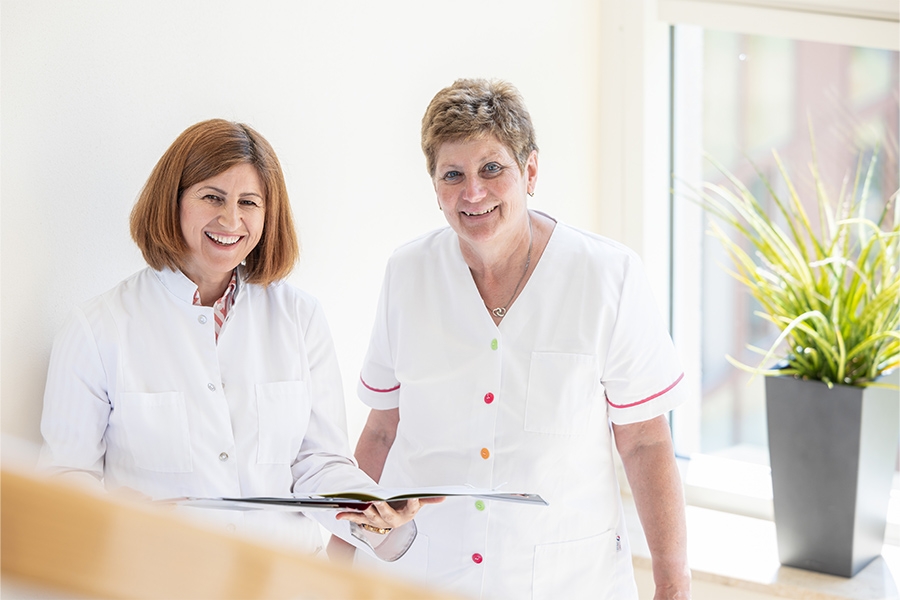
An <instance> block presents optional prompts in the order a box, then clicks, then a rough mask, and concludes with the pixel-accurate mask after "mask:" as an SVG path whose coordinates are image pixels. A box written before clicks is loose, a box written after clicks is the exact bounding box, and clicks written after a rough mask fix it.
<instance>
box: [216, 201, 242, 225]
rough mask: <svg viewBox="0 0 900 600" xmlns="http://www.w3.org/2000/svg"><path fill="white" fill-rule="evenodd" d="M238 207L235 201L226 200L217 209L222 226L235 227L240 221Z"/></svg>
mask: <svg viewBox="0 0 900 600" xmlns="http://www.w3.org/2000/svg"><path fill="white" fill-rule="evenodd" d="M239 211H240V209H239V207H238V203H237V202H226V203H224V204H223V205H222V209H221V210H220V211H219V223H220V224H221V225H222V227H226V228H228V229H236V228H237V226H238V223H240V221H241V215H240V212H239Z"/></svg>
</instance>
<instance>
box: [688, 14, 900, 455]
mask: <svg viewBox="0 0 900 600" xmlns="http://www.w3.org/2000/svg"><path fill="white" fill-rule="evenodd" d="M702 39H703V51H702V53H701V54H699V55H698V56H702V64H697V65H692V66H691V67H690V68H695V69H701V70H702V81H703V89H702V94H698V100H699V101H701V102H702V104H703V110H702V115H703V116H702V124H700V125H701V126H702V128H703V134H702V144H703V149H704V151H705V152H707V153H708V154H709V155H710V156H712V157H713V158H715V159H716V160H717V161H718V162H720V163H722V165H723V166H724V167H725V168H726V169H727V170H729V171H731V172H732V173H734V174H735V175H736V176H738V178H740V179H741V180H742V181H743V182H745V183H746V184H747V185H748V187H750V188H751V190H752V191H754V193H756V195H757V198H759V199H763V198H767V193H766V192H765V188H764V187H763V184H762V183H761V182H760V180H759V178H758V176H757V175H756V171H757V170H758V171H759V172H760V173H761V174H762V175H763V176H765V177H766V178H767V179H768V180H769V182H770V183H771V184H772V185H773V187H774V190H775V192H776V193H777V194H779V195H785V194H786V192H787V190H786V189H785V184H784V182H783V180H782V178H781V176H780V175H779V173H778V167H777V164H776V162H775V160H774V157H773V154H772V150H773V149H774V150H776V151H777V153H778V155H779V156H780V157H781V159H782V161H783V162H784V163H785V165H786V167H787V169H788V171H789V173H790V175H791V178H792V180H793V182H794V184H795V186H796V187H797V191H798V193H799V195H800V197H801V198H802V199H803V201H804V204H805V206H806V208H807V211H808V212H809V214H810V216H811V217H812V218H813V219H815V218H816V216H817V214H818V211H817V210H816V209H815V191H814V188H813V186H812V176H811V173H810V168H809V165H810V163H811V161H812V152H811V148H810V139H811V133H810V132H811V131H812V135H813V136H814V138H815V144H816V149H817V157H818V164H819V168H820V171H821V172H822V174H823V178H824V180H825V181H826V185H827V187H828V189H827V191H828V193H829V194H830V195H831V196H832V197H834V196H837V195H838V194H839V193H840V190H841V185H842V183H843V182H844V180H845V178H847V177H851V178H852V175H853V174H854V172H855V169H856V165H857V161H858V160H859V159H860V157H862V159H863V160H864V161H865V160H868V159H869V158H870V157H871V156H872V153H873V152H874V151H876V149H877V151H878V152H879V168H878V170H877V173H876V174H875V177H874V181H873V188H874V189H873V193H872V194H871V195H870V198H872V199H879V200H880V201H881V202H882V203H883V201H885V200H886V199H887V197H888V196H890V195H891V194H892V193H893V192H894V191H896V190H897V188H898V170H900V169H898V164H900V163H898V143H897V140H898V113H900V110H898V66H900V65H898V53H897V52H891V51H886V50H874V49H867V48H852V47H847V46H839V45H833V44H822V43H814V42H801V41H794V40H787V39H779V38H768V37H759V36H748V35H739V34H732V33H723V32H717V31H710V30H706V31H704V32H703V36H702ZM675 59H676V60H678V57H677V56H676V57H675ZM682 68H683V67H682ZM676 118H677V117H676ZM702 177H703V179H705V180H707V181H717V182H723V181H724V178H723V177H722V176H721V175H720V174H719V173H718V171H717V170H716V169H715V167H713V166H712V165H711V164H709V163H706V164H704V166H703V173H702ZM769 202H770V204H771V205H773V206H774V203H772V202H771V200H769ZM869 208H870V210H871V211H872V212H871V214H870V216H871V217H873V218H877V217H878V215H879V214H880V211H881V209H882V208H883V204H882V205H878V204H877V203H872V204H871V205H870V206H869ZM775 212H776V211H774V210H773V211H772V214H775ZM700 243H701V244H702V245H703V248H702V253H701V255H702V259H701V275H700V286H701V288H702V292H701V294H702V298H701V315H702V317H701V318H702V324H701V327H702V335H701V349H700V361H701V368H702V401H701V411H700V415H701V416H700V419H701V423H700V432H701V433H700V436H701V439H700V443H699V448H700V450H701V451H702V452H704V453H713V454H719V455H724V456H729V457H732V458H738V459H742V460H750V461H754V462H763V463H765V462H767V454H766V428H765V401H764V396H763V386H764V382H763V380H762V378H761V377H757V378H755V379H754V380H753V382H752V384H751V385H749V386H748V385H747V383H748V379H750V376H749V375H748V374H746V373H744V372H743V371H740V370H738V369H736V368H734V367H732V366H731V365H730V364H728V363H727V362H726V360H725V358H724V357H725V355H726V354H728V355H731V356H733V357H735V358H737V359H738V360H741V361H743V362H745V363H747V364H757V363H758V362H759V355H757V354H755V353H752V352H750V351H748V350H747V349H746V347H747V346H748V345H752V346H756V347H761V348H768V347H769V346H770V345H771V343H772V342H773V341H774V339H775V337H776V336H777V331H775V330H774V328H773V327H770V326H768V325H767V323H766V322H765V321H763V320H762V319H760V318H758V317H755V316H753V312H754V311H755V310H758V306H756V305H755V300H753V298H752V297H751V296H750V295H749V294H748V293H747V292H746V291H745V290H744V288H743V286H741V285H740V284H739V283H737V282H736V281H735V280H733V279H732V278H731V277H730V276H729V275H728V273H727V272H726V269H725V268H723V267H730V261H729V259H728V257H727V255H726V254H725V252H724V251H723V250H722V248H721V245H720V244H719V242H718V241H717V240H715V239H714V238H712V237H709V236H703V239H702V241H701V242H700ZM676 260H677V258H676ZM676 441H677V440H676Z"/></svg>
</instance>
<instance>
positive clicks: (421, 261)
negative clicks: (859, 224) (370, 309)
mask: <svg viewBox="0 0 900 600" xmlns="http://www.w3.org/2000/svg"><path fill="white" fill-rule="evenodd" d="M421 143H422V149H423V151H424V153H425V162H426V167H427V171H428V175H429V177H430V179H431V182H432V185H433V186H434V190H435V196H436V200H437V205H438V207H439V208H440V210H441V211H442V212H443V216H444V218H445V219H446V220H447V225H448V226H447V227H444V228H442V229H438V230H436V231H433V232H430V233H427V234H424V235H422V236H420V237H419V238H417V239H415V240H413V241H410V242H408V243H406V244H404V245H402V246H400V247H399V248H398V249H397V250H396V251H395V252H394V253H393V255H392V256H391V257H390V259H389V261H388V265H387V268H386V270H385V275H384V283H383V286H382V291H381V300H380V302H379V305H378V309H377V312H376V316H375V324H374V327H373V330H372V336H371V339H370V344H369V350H368V353H367V355H366V358H365V360H364V361H363V364H362V369H361V373H360V382H359V387H358V394H359V397H360V399H361V400H362V401H363V402H364V403H366V404H367V405H368V406H369V407H370V408H371V409H372V410H371V412H370V413H369V419H368V422H367V423H366V426H365V428H364V429H363V431H362V434H361V435H360V438H359V444H358V445H357V449H356V458H357V460H358V461H359V465H360V467H361V468H362V469H364V470H365V471H366V472H367V473H369V475H371V476H372V477H373V478H375V479H377V480H379V481H380V483H381V484H383V485H385V486H407V485H417V486H428V485H471V486H474V487H476V488H487V489H498V488H499V489H506V490H527V491H528V492H534V493H537V494H540V495H541V497H542V498H544V499H545V500H546V501H547V502H548V503H549V506H547V507H538V508H535V507H530V506H524V505H520V504H514V503H507V502H496V503H484V502H481V501H475V500H472V499H468V498H448V499H447V501H446V502H444V503H443V504H441V505H439V506H435V507H433V508H430V509H429V510H427V511H425V513H422V514H421V515H420V516H419V518H417V524H418V528H419V533H420V535H419V536H418V538H417V539H416V541H415V543H414V544H413V545H412V548H410V550H409V552H408V553H407V554H406V555H405V556H404V557H403V558H401V559H400V560H398V561H396V562H394V563H392V564H390V565H388V564H383V565H379V566H380V567H382V568H383V569H384V570H386V571H388V572H391V573H395V574H398V575H400V574H403V575H407V576H412V577H416V578H419V579H422V580H424V581H425V582H427V583H428V584H430V585H432V586H435V587H437V588H441V589H446V590H450V591H452V592H455V593H459V594H462V595H464V596H466V597H471V598H517V599H518V598H529V599H532V600H541V599H553V600H556V599H558V598H566V599H568V598H590V599H592V600H634V599H636V598H637V589H636V586H635V581H634V576H633V572H632V563H631V552H630V550H629V546H628V537H627V533H626V530H625V521H624V514H623V510H622V504H621V498H620V494H619V486H618V482H617V478H616V468H615V462H614V459H613V457H614V453H615V452H616V450H618V453H619V454H620V455H621V457H622V463H623V464H624V467H625V472H626V474H627V476H628V480H629V482H630V484H631V488H632V491H633V493H634V499H635V505H636V506H637V510H638V512H639V514H640V518H641V523H642V524H643V528H644V532H645V534H646V537H647V543H648V546H649V548H650V553H651V555H652V559H653V576H654V581H655V584H656V595H655V598H656V599H657V600H663V599H674V598H688V597H689V596H690V572H689V570H688V568H687V556H686V548H685V524H684V503H683V499H682V490H681V480H680V479H679V476H678V471H677V469H676V464H675V456H674V452H673V449H672V440H671V438H670V435H669V428H668V423H667V421H666V413H667V412H668V411H669V410H671V409H672V408H673V407H675V406H677V405H678V404H679V403H681V402H682V401H683V400H684V398H685V390H684V386H683V385H679V382H680V381H681V380H682V377H683V373H682V370H681V367H680V365H679V361H678V357H677V354H676V352H675V348H674V346H673V344H672V341H671V339H670V338H669V334H668V331H667V330H666V327H665V324H664V322H663V321H662V319H661V318H660V315H659V312H658V310H657V308H656V306H655V305H654V302H653V297H652V293H651V291H650V285H649V283H648V281H647V277H646V275H645V274H644V270H643V268H642V266H641V261H640V259H639V258H638V256H637V255H636V254H635V253H634V252H632V251H631V250H629V249H628V248H626V247H624V246H622V245H621V244H619V243H617V242H615V241H613V240H611V239H608V238H605V237H602V236H599V235H596V234H593V233H590V232H586V231H582V230H579V229H576V228H575V227H572V226H569V225H567V224H565V223H562V222H559V221H557V220H556V219H554V218H553V217H551V216H550V215H547V214H545V213H543V212H539V211H536V210H532V209H530V208H529V206H528V198H529V197H530V196H531V195H533V194H534V193H535V191H536V189H537V182H538V148H537V143H536V141H535V133H534V127H533V126H532V122H531V117H530V116H529V114H528V110H527V109H526V108H525V103H524V101H523V100H522V97H521V95H520V94H519V92H518V91H517V90H516V89H515V88H514V87H513V86H512V85H510V84H509V83H506V82H503V81H488V80H484V79H461V80H458V81H456V82H455V83H453V84H452V85H450V86H448V87H446V88H444V89H442V90H440V91H439V92H438V93H437V94H436V95H435V96H434V98H433V99H432V101H431V103H430V104H429V105H428V108H427V109H426V111H425V115H424V117H423V118H422V137H421ZM339 548H341V545H340V543H338V542H336V543H335V544H333V545H332V550H333V551H335V552H337V551H338V549H339ZM362 560H363V561H366V558H365V557H362Z"/></svg>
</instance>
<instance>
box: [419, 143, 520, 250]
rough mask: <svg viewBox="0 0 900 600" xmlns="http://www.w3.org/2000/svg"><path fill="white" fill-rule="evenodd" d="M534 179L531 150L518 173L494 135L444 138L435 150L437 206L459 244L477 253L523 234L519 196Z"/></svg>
mask: <svg viewBox="0 0 900 600" xmlns="http://www.w3.org/2000/svg"><path fill="white" fill-rule="evenodd" d="M536 181H537V152H532V153H531V155H530V156H529V157H528V162H527V163H526V165H525V172H524V173H522V172H521V171H520V170H519V167H518V165H517V164H516V161H515V158H513V154H512V153H511V152H510V151H509V149H508V148H507V147H506V146H505V145H504V144H502V143H501V142H499V141H498V140H497V139H496V138H495V137H493V136H488V137H485V138H481V139H475V140H469V141H455V142H444V143H443V144H441V146H440V147H439V148H438V150H437V152H436V154H435V173H434V189H435V192H436V193H437V199H438V204H439V205H440V207H441V210H442V211H443V212H444V217H445V218H446V219H447V222H448V223H449V224H450V227H452V228H453V230H454V231H455V232H456V234H457V235H458V236H459V238H460V241H461V243H462V244H463V247H469V249H471V250H473V251H475V252H477V253H479V254H482V253H489V252H492V251H493V250H494V249H496V248H497V247H503V246H504V245H510V244H513V243H514V242H515V240H516V239H517V237H519V236H521V235H523V234H524V235H525V236H526V237H527V235H528V220H527V218H526V215H527V207H526V202H525V195H526V194H527V193H528V192H530V191H532V190H533V188H534V184H535V183H536Z"/></svg>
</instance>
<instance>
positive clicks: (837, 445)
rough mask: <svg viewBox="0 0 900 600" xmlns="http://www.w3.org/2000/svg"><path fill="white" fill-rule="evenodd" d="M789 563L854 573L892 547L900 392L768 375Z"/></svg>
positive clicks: (773, 456)
mask: <svg viewBox="0 0 900 600" xmlns="http://www.w3.org/2000/svg"><path fill="white" fill-rule="evenodd" d="M766 412H767V415H766V418H767V420H768V434H769V454H770V461H771V465H772V490H773V495H774V505H775V530H776V535H777V538H778V557H779V559H780V561H781V564H783V565H787V566H791V567H798V568H801V569H808V570H812V571H819V572H822V573H830V574H832V575H840V576H843V577H852V576H853V575H855V574H856V573H857V572H858V571H859V570H860V569H862V568H863V567H865V566H866V565H867V564H869V562H871V561H872V560H873V559H874V558H875V557H877V556H878V555H879V554H881V548H882V546H883V545H884V530H885V525H886V519H887V508H888V500H889V497H890V489H891V480H892V477H893V473H894V465H895V462H896V457H897V438H898V434H900V393H898V392H897V391H896V390H890V389H884V388H872V387H870V388H860V387H850V386H843V385H836V386H834V387H833V388H832V389H828V387H827V386H826V385H825V384H823V383H822V382H819V381H802V380H799V379H794V378H792V377H767V378H766Z"/></svg>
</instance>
